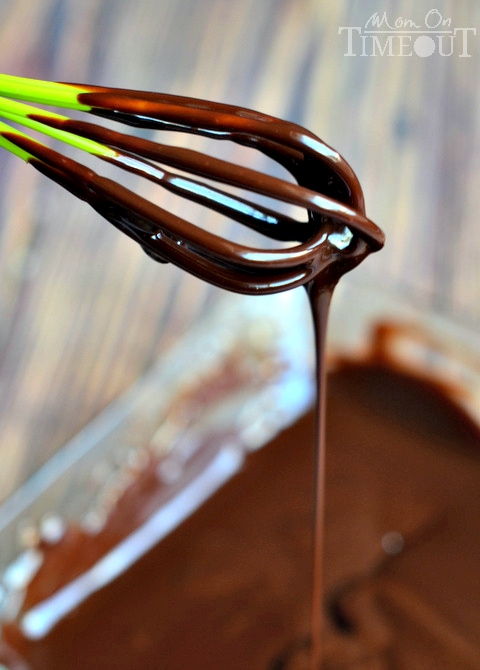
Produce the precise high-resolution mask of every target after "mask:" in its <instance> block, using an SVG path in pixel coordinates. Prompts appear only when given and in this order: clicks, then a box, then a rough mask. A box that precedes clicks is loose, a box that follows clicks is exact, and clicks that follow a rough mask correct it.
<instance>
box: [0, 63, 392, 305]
mask: <svg viewBox="0 0 480 670" xmlns="http://www.w3.org/2000/svg"><path fill="white" fill-rule="evenodd" d="M20 101H22V102H20ZM32 102H33V103H37V104H41V105H46V106H54V107H57V108H58V107H59V108H66V109H71V110H77V111H79V112H85V113H87V114H91V115H94V116H96V117H103V118H105V119H109V120H113V121H118V122H120V123H122V124H126V125H129V126H133V127H139V128H145V129H155V130H164V131H179V132H184V133H193V134H195V135H200V136H203V137H206V138H211V139H215V140H229V141H231V142H234V143H237V144H239V145H243V146H246V147H250V148H253V149H256V150H258V151H260V152H261V153H263V154H264V155H266V156H267V157H269V158H270V159H273V160H274V161H275V162H277V163H278V164H280V165H281V166H282V167H283V168H285V169H286V170H287V171H288V172H289V173H290V174H291V175H292V176H293V178H294V179H295V180H296V182H297V183H293V182H290V181H288V180H285V179H280V178H278V177H275V176H272V175H269V174H266V173H263V172H259V171H257V170H254V169H251V168H249V167H245V166H240V165H235V164H233V163H231V162H228V161H226V160H222V159H220V158H215V157H213V156H209V155H207V154H204V153H201V152H199V151H196V150H193V149H190V148H184V147H174V146H170V145H167V144H162V143H159V142H154V141H152V140H148V139H145V138H142V137H138V136H134V135H133V134H130V135H129V134H125V133H120V132H117V131H116V130H112V129H110V128H107V127H104V126H100V125H98V124H95V123H91V122H87V121H83V120H77V119H72V118H69V117H67V116H63V115H61V114H58V113H55V112H53V111H46V110H44V109H42V108H39V107H38V106H36V105H35V106H34V105H30V104H26V103H32ZM0 117H2V118H3V119H5V120H6V121H9V122H13V123H14V124H16V125H14V126H12V125H10V124H9V123H5V122H4V121H0V146H2V147H3V148H5V149H7V150H8V151H10V152H11V153H13V154H15V155H16V156H18V157H19V158H21V159H23V160H25V161H27V162H28V163H30V164H31V165H33V166H34V167H35V168H36V169H37V170H39V171H40V172H41V173H43V174H44V175H46V176H47V177H49V178H50V179H52V180H54V181H55V182H57V183H59V184H60V185H62V186H63V187H64V188H66V189H67V190H68V191H70V192H71V193H72V194H74V195H75V196H77V197H78V198H81V199H82V200H85V201H87V202H88V203H89V204H90V205H91V206H92V207H93V208H94V209H95V210H96V211H97V212H99V213H100V214H101V215H102V216H103V217H105V218H106V219H107V220H108V221H110V222H111V223H113V224H114V225H115V226H116V227H117V228H119V229H120V230H121V231H123V232H124V233H126V234H127V235H128V236H130V237H131V238H133V239H134V240H136V241H137V242H138V243H139V244H140V245H141V246H142V248H143V249H144V250H145V251H146V252H147V253H148V254H149V255H150V256H151V257H153V258H154V259H155V260H158V261H161V262H172V263H174V264H176V265H177V266H179V267H181V268H183V269H185V270H187V271H189V272H191V273H192V274H194V275H196V276H198V277H200V278H202V279H204V280H206V281H208V282H210V283H212V284H215V285H217V286H222V287H224V288H227V289H229V290H232V291H236V292H240V293H255V294H263V293H276V292H279V291H283V290H286V289H287V288H293V287H295V286H299V285H302V284H306V283H307V282H309V281H311V280H312V279H313V278H315V277H318V276H322V280H323V281H325V282H326V283H330V284H331V283H334V282H335V280H336V278H338V277H339V276H340V274H343V272H345V271H346V270H347V269H350V267H351V266H353V265H356V264H357V263H358V262H360V260H361V259H362V258H363V257H364V256H365V255H366V254H367V253H369V252H370V251H376V250H378V249H380V248H381V246H382V245H383V242H384V238H383V233H382V231H381V230H380V229H379V228H378V227H377V226H376V225H375V224H374V223H373V222H371V221H370V220H369V219H368V218H367V217H366V215H365V209H364V203H363V195H362V191H361V189H360V186H359V183H358V180H357V178H356V176H355V174H354V172H353V171H352V169H351V168H350V167H349V165H348V164H347V163H346V162H345V161H344V160H343V159H342V158H341V156H340V155H339V154H338V153H337V152H336V151H334V150H333V149H331V148H330V147H329V146H327V145H326V144H324V143H323V142H322V141H321V140H319V139H318V138H317V137H316V136H315V135H313V134H312V133H310V132H309V131H308V130H305V129H304V128H302V127H300V126H298V125H295V124H293V123H289V122H286V121H282V120H280V119H277V118H274V117H271V116H267V115H265V114H261V113H258V112H255V111H252V110H248V109H242V108H238V107H234V106H231V105H226V104H219V103H212V102H207V101H204V100H197V99H194V98H187V97H180V96H173V95H166V94H161V93H149V92H142V91H134V90H127V89H118V88H116V89H115V88H104V87H98V86H89V85H79V84H66V83H53V82H47V81H39V80H33V79H27V78H23V77H15V76H11V75H0ZM18 125H21V126H23V127H25V128H29V129H31V130H33V131H36V132H40V133H42V134H43V135H46V136H49V137H51V138H53V139H55V140H60V141H61V142H64V143H67V144H69V145H71V146H73V147H75V148H77V149H80V150H82V151H83V152H86V153H88V154H91V155H93V156H96V157H98V158H100V159H102V160H104V161H107V162H109V163H112V164H114V165H116V166H118V167H120V168H122V169H123V170H126V171H127V172H132V173H134V174H136V175H140V176H141V177H144V178H145V179H147V180H149V181H152V182H154V183H156V184H159V185H160V186H162V187H163V188H165V189H167V190H168V191H171V192H173V193H175V194H176V195H179V196H181V197H183V198H186V199H188V200H192V201H194V202H196V203H198V204H200V205H202V206H205V207H207V208H209V209H211V210H215V211H217V212H219V213H221V214H222V215H224V216H226V217H228V218H229V219H231V220H233V221H236V222H238V223H241V224H243V225H245V226H247V227H249V228H250V229H253V230H255V231H257V232H260V233H262V234H263V235H265V236H267V237H269V238H271V239H274V240H277V241H280V242H290V243H296V244H295V245H294V246H290V247H288V248H284V247H282V248H276V249H259V248H255V247H251V246H245V245H242V244H238V243H235V242H233V241H231V240H228V239H224V238H222V237H221V236H219V235H217V234H214V233H210V232H207V231H206V230H203V229H201V228H200V227H199V226H197V225H195V224H194V223H191V222H189V221H187V220H186V219H184V218H182V217H180V216H178V215H176V214H173V213H172V212H169V211H167V210H166V209H164V208H162V207H161V206H159V205H158V204H155V203H153V202H151V201H149V200H147V199H146V198H144V197H142V196H140V195H138V194H137V193H135V192H133V191H132V190H130V189H128V188H126V187H125V186H123V185H121V184H120V183H118V182H116V181H115V180H113V179H111V178H107V177H105V176H101V175H99V174H98V173H96V172H94V171H93V170H92V169H90V168H89V167H86V166H85V165H84V164H82V163H80V162H78V161H76V160H73V159H72V158H69V157H67V156H65V155H64V154H62V153H60V152H59V151H57V150H54V149H52V148H51V147H49V146H48V145H46V144H44V143H43V142H42V141H39V140H38V139H34V138H32V137H31V136H29V135H27V134H26V133H25V132H23V131H22V130H20V129H18V128H17V126H18ZM165 166H167V167H168V168H169V169H167V168H166V167H165ZM172 168H173V170H175V172H174V171H171V169H172ZM177 171H179V172H177ZM225 186H227V189H225ZM229 187H234V188H237V189H241V190H242V194H241V195H238V194H234V193H232V192H231V190H228V189H229ZM244 193H247V195H246V196H245V195H244ZM252 194H256V195H257V196H265V197H267V198H270V199H273V201H274V202H275V203H286V204H287V205H293V206H296V207H300V208H303V209H304V210H305V211H306V212H307V218H306V220H305V221H300V220H297V219H296V218H294V217H292V216H290V215H288V214H286V213H283V212H282V211H281V208H280V207H278V208H276V207H270V206H266V205H263V204H261V203H260V202H257V201H256V200H255V199H254V198H252Z"/></svg>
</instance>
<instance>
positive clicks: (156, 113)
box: [0, 84, 384, 670]
mask: <svg viewBox="0 0 480 670" xmlns="http://www.w3.org/2000/svg"><path fill="white" fill-rule="evenodd" d="M57 86H61V87H62V86H63V87H65V89H66V90H67V91H68V89H69V87H70V90H71V91H72V92H73V95H74V97H76V101H77V103H78V104H79V106H80V107H79V108H81V109H82V110H83V111H86V112H88V113H91V114H93V115H96V116H98V117H102V118H106V119H109V120H114V121H118V122H121V123H123V124H127V125H130V126H134V127H141V128H148V129H155V130H164V131H180V132H185V133H192V134H195V135H200V136H204V137H206V138H211V139H214V140H228V141H231V142H234V143H237V144H240V145H243V146H246V147H250V148H254V149H256V150H258V151H260V152H261V153H263V154H264V155H266V156H267V157H269V158H270V159H272V160H274V161H276V162H278V163H279V164H280V165H281V166H282V167H283V168H285V169H286V170H287V171H288V172H289V173H290V174H291V175H292V176H293V178H294V179H295V180H296V182H297V183H296V184H294V183H291V182H289V181H286V180H282V179H278V178H276V177H272V176H270V175H268V174H264V173H261V172H258V171H255V170H252V169H250V168H247V167H243V166H239V165H234V164H232V163H229V162H227V161H223V160H220V159H216V158H213V157H211V156H208V155H206V154H203V153H200V152H197V151H193V150H191V149H184V148H175V147H172V146H168V145H164V144H159V143H155V142H152V141H149V140H146V139H143V138H138V137H133V136H130V135H125V134H122V133H119V132H116V131H113V130H109V129H107V128H103V127H100V126H97V125H96V124H92V123H89V122H85V121H75V120H72V119H68V118H66V117H59V116H58V115H55V114H51V113H47V112H44V111H43V110H35V109H34V108H32V109H28V110H26V109H24V111H22V112H21V113H22V114H23V116H24V118H25V119H26V120H27V122H28V123H27V125H28V124H30V125H31V127H33V128H37V129H38V127H40V129H45V128H50V129H54V130H56V131H60V132H61V133H66V134H67V136H68V135H69V136H74V137H82V138H86V139H87V140H92V141H93V142H97V143H100V149H104V148H105V147H107V148H108V149H109V150H110V151H106V152H103V151H100V152H99V153H98V154H97V155H98V156H99V157H100V158H101V159H103V160H105V161H108V162H110V163H113V164H114V165H116V166H118V167H120V168H122V169H124V170H126V171H128V172H132V173H134V174H136V175H139V176H142V177H144V178H146V179H148V180H149V181H152V182H154V183H156V184H158V185H160V186H162V187H163V188H165V189H167V190H169V191H172V192H174V193H176V194H177V195H180V196H182V197H185V198H187V199H189V200H193V201H195V202H197V203H199V204H201V205H203V206H205V207H207V208H210V209H212V210H215V211H217V212H220V213H222V214H224V215H225V216H227V217H229V218H230V219H233V220H234V221H237V222H238V223H241V224H242V225H245V226H247V227H248V228H250V229H252V230H255V231H257V232H260V233H262V234H263V235H265V236H267V237H269V238H271V239H273V240H276V241H288V242H296V243H297V244H296V245H295V246H292V247H290V248H287V249H285V248H280V249H256V248H253V247H247V246H244V245H240V244H236V243H234V242H232V241H229V240H224V239H223V238H221V237H219V236H218V235H214V234H211V233H208V232H207V231H205V230H202V229H201V228H199V227H198V226H196V225H194V224H192V223H190V222H188V221H186V220H185V219H183V218H181V217H179V216H176V215H174V214H172V213H170V212H168V211H167V210H165V209H163V208H161V207H159V206H158V205H155V204H153V203H152V202H150V201H148V200H146V199H145V198H142V197H141V196H139V195H137V194H136V193H134V192H133V191H131V190H129V189H127V188H125V187H124V186H122V185H120V184H118V183H117V182H115V181H113V180H111V179H108V178H106V177H103V176H100V175H99V174H97V173H96V172H94V171H93V170H91V169H89V168H87V167H85V166H84V165H82V164H81V163H79V162H77V161H75V160H73V159H71V158H67V157H65V156H63V155H62V154H60V153H58V152H57V151H55V150H53V149H50V148H48V147H46V146H44V145H43V144H41V143H40V142H38V141H36V140H33V139H31V138H30V137H28V136H26V135H24V134H23V133H18V132H16V131H13V130H12V131H9V130H6V129H2V130H1V132H0V136H1V137H2V138H3V140H4V141H5V142H6V143H7V145H9V144H10V145H11V146H13V147H16V148H17V150H20V151H21V152H24V156H23V157H25V158H26V160H27V161H28V162H29V163H30V164H32V165H33V166H34V167H35V168H36V169H37V170H39V171H40V172H41V173H43V174H44V175H46V176H47V177H48V178H50V179H52V180H53V181H55V182H57V183H58V184H60V185H61V186H63V187H64V188H66V189H67V190H68V191H70V192H71V193H72V194H73V195H75V196H76V197H78V198H80V199H82V200H85V201H86V202H88V203H89V204H90V205H91V206H92V207H93V208H94V209H95V210H96V211H97V212H98V213H100V214H101V215H102V216H103V217H104V218H106V219H107V220H108V221H109V222H110V223H112V224H113V225H114V226H116V227H117V228H118V229H119V230H121V231H122V232H124V233H125V234H127V235H128V236H130V237H131V238H132V239H134V240H135V241H136V242H138V243H139V244H140V245H141V247H142V248H143V249H144V250H145V251H146V253H147V254H148V255H149V256H151V257H152V258H154V259H155V260H157V261H160V262H171V263H174V264H175V265H177V266H179V267H180V268H182V269H184V270H187V271H188V272H190V273H191V274H193V275H195V276H197V277H199V278H201V279H203V280H205V281H207V282H210V283H212V284H215V285H217V286H220V287H222V288H224V289H228V290H230V291H235V292H239V293H245V294H251V295H260V294H269V293H277V292H280V291H284V290H287V289H291V288H295V287H297V286H301V285H303V286H305V287H306V289H307V292H308V295H309V300H310V304H311V308H312V315H313V321H314V327H315V333H316V348H317V352H316V353H317V392H318V401H317V402H318V409H317V447H316V448H317V464H316V496H317V500H316V511H315V522H314V538H315V542H314V545H315V546H314V556H313V559H312V564H313V570H312V571H313V594H312V618H311V625H312V631H311V634H312V653H311V668H312V670H314V669H316V668H318V667H319V665H320V662H321V653H322V652H321V629H322V604H321V601H322V590H323V589H322V555H323V517H324V471H325V467H324V461H325V445H324V436H323V433H324V428H323V424H324V404H325V371H324V355H323V351H324V343H325V334H326V324H327V315H328V306H329V303H330V299H331V295H332V291H333V289H334V287H335V285H336V283H337V281H338V280H339V278H340V277H341V276H342V275H343V274H345V273H346V272H348V271H349V270H351V269H352V268H354V267H355V266H356V265H358V264H359V263H360V262H361V261H362V260H363V259H364V258H365V257H366V256H367V255H368V254H369V253H370V252H372V251H376V250H378V249H380V248H381V247H382V245H383V242H384V238H383V233H382V232H381V231H380V229H379V228H378V227H377V226H376V225H375V224H373V223H372V222H371V221H370V220H369V219H367V217H366V215H365V208H364V202H363V194H362V191H361V188H360V185H359V183H358V180H357V178H356V176H355V174H354V173H353V171H352V169H351V168H350V167H349V165H348V164H347V163H346V162H345V161H344V160H343V158H341V156H339V154H338V153H337V152H335V151H334V150H332V149H331V148H330V147H328V146H327V145H325V144H324V143H323V142H322V141H321V140H319V139H318V138H317V137H316V136H315V135H313V134H312V133H310V132H309V131H307V130H305V129H303V128H301V127H299V126H297V125H295V124H292V123H288V122H285V121H281V120H279V119H276V118H274V117H270V116H266V115H263V114H260V113H257V112H254V111H251V110H246V109H241V108H238V107H233V106H230V105H224V104H217V103H211V102H207V101H201V100H195V99H191V98H185V97H179V96H170V95H163V94H156V93H144V92H138V91H131V90H124V89H109V88H101V87H91V86H83V85H82V86H81V92H80V93H78V94H77V93H76V91H77V89H78V88H79V87H78V86H77V85H69V84H61V85H57ZM9 97H16V96H15V95H13V96H12V95H10V96H9ZM26 99H28V100H34V101H38V100H37V99H36V98H35V95H33V96H30V97H28V98H26ZM40 101H41V100H40ZM16 104H17V103H12V105H13V107H12V108H13V110H14V111H13V112H12V115H13V116H15V113H17V112H15V107H14V105H16ZM18 109H19V110H20V108H18ZM32 110H33V111H32ZM18 113H20V111H18ZM8 118H11V117H8ZM14 120H15V119H14ZM7 148H8V146H7ZM165 165H166V166H168V168H173V169H175V170H182V171H186V172H187V173H188V175H189V176H183V175H179V174H177V173H174V172H171V171H169V170H167V169H166V168H165V167H164V166H165ZM190 175H193V178H192V177H191V176H190ZM204 179H208V180H209V181H208V182H205V181H203V180H204ZM211 180H213V181H214V182H215V186H212V185H211V184H210V181H211ZM217 184H220V185H225V184H226V185H228V186H234V187H237V188H241V189H243V190H245V191H247V192H248V193H250V194H251V193H253V194H258V195H262V196H267V197H269V198H272V199H274V200H275V201H277V202H280V203H287V204H290V205H295V206H297V207H298V206H299V207H301V208H303V209H304V211H305V212H306V220H305V221H299V220H296V219H294V218H292V217H290V216H287V215H285V214H282V213H281V212H279V211H276V210H275V209H272V208H267V207H265V206H263V205H260V204H257V203H256V202H255V201H251V200H249V199H248V198H245V197H243V196H242V197H239V196H236V195H232V194H231V193H230V192H227V191H224V190H223V189H222V188H221V187H219V186H217Z"/></svg>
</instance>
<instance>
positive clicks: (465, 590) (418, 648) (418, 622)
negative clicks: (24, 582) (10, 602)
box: [0, 359, 480, 670]
mask: <svg viewBox="0 0 480 670" xmlns="http://www.w3.org/2000/svg"><path fill="white" fill-rule="evenodd" d="M346 417H348V420H346ZM439 421H441V425H440V424H439ZM315 431H316V428H315V414H314V412H310V413H308V414H307V415H306V416H304V417H303V418H302V419H301V420H300V421H298V423H297V424H296V425H294V426H293V427H291V428H290V429H288V430H286V431H284V432H283V433H282V434H281V435H279V436H278V437H277V438H275V439H274V440H273V441H272V443H270V444H269V445H267V446H265V447H264V448H262V449H261V450H259V451H258V452H254V453H252V454H251V455H250V456H249V458H248V461H247V463H246V465H245V467H244V468H243V469H242V471H241V472H240V473H239V474H238V475H236V476H235V477H234V478H232V479H231V480H230V481H229V482H228V483H227V484H226V485H225V486H224V487H223V488H221V489H220V490H219V491H218V492H217V493H216V494H215V495H214V496H213V497H212V498H210V499H209V500H208V501H207V502H206V503H205V504H204V505H203V506H202V507H201V508H200V509H198V510H197V511H196V512H195V514H193V515H192V516H191V517H190V518H188V519H187V520H186V521H185V523H184V524H182V525H181V526H180V527H179V528H177V529H176V530H175V531H174V532H173V533H171V534H170V535H168V536H167V537H166V538H165V539H164V540H163V541H161V542H158V543H157V544H156V546H154V547H153V548H152V549H151V550H150V551H149V552H147V553H146V554H145V555H143V556H142V557H141V558H140V560H138V561H137V562H136V563H135V564H134V565H133V566H132V567H131V568H130V569H128V570H126V571H125V572H124V573H123V574H122V575H121V576H119V578H117V579H115V580H113V581H112V582H111V583H109V584H108V585H107V586H106V587H105V588H103V589H100V590H98V591H97V592H95V593H94V594H92V595H91V596H90V597H88V598H86V599H85V600H84V601H83V602H81V604H80V605H79V606H77V607H75V608H72V609H71V611H69V613H68V615H65V616H63V617H62V618H61V620H60V622H59V623H58V624H57V625H56V626H55V627H53V628H52V630H50V631H49V632H48V633H47V634H45V636H43V637H41V638H40V639H33V638H32V637H31V636H30V637H29V636H28V634H27V631H26V628H25V618H24V615H26V614H28V612H32V611H33V609H34V606H35V604H37V603H42V602H47V603H48V601H49V596H50V595H51V594H52V593H54V592H55V591H56V590H57V589H58V588H59V586H60V585H61V584H69V583H72V580H73V579H74V578H75V577H76V576H77V575H78V574H81V573H82V572H84V571H86V570H87V568H89V567H91V566H92V565H94V564H95V563H97V564H98V558H99V556H100V555H101V554H102V553H103V552H105V551H106V550H108V548H110V547H111V546H112V545H114V544H116V543H117V542H118V541H119V540H120V539H121V538H122V537H123V536H125V535H126V536H131V534H132V531H133V529H135V528H137V527H138V526H139V525H141V524H142V523H143V522H144V521H145V518H146V517H147V516H148V515H149V514H150V512H151V508H154V507H155V504H156V502H158V501H159V500H160V499H161V494H162V485H161V484H160V482H159V480H158V477H157V476H156V475H155V466H154V464H153V463H150V464H148V465H147V466H146V467H145V469H144V471H143V473H142V474H141V476H140V477H139V478H138V480H137V481H136V483H135V484H134V485H132V486H131V488H129V489H128V490H127V491H126V493H125V495H124V497H123V498H122V499H121V500H120V501H119V502H118V504H117V506H116V508H115V509H114V511H113V512H112V514H111V515H110V518H109V520H108V522H107V524H106V526H105V527H104V528H103V529H102V530H101V531H100V533H99V534H92V535H90V534H88V533H86V532H85V531H84V530H81V529H80V528H78V527H74V526H71V527H69V528H68V530H67V532H66V534H65V535H64V536H63V538H62V539H61V540H59V541H56V542H51V543H48V542H44V543H43V546H42V551H43V552H44V562H43V565H42V567H41V568H40V570H39V572H38V573H37V575H36V576H35V577H34V578H33V580H32V582H31V583H30V585H29V587H28V590H27V594H26V599H25V602H24V605H23V607H22V611H21V612H20V614H19V616H18V617H17V619H16V620H15V621H14V622H12V623H10V624H8V625H5V626H4V640H5V644H8V645H10V651H9V653H10V655H11V656H10V657H13V654H14V653H15V654H16V655H17V657H18V658H21V659H22V661H21V662H20V661H18V664H17V665H16V664H15V663H12V666H11V667H12V668H15V669H17V668H32V669H34V670H44V669H45V670H47V669H48V670H50V669H51V668H55V670H63V669H65V670H67V669H69V670H70V669H71V668H82V669H84V670H90V669H91V670H97V668H100V667H101V668H102V669H105V670H110V669H112V670H113V669H114V668H115V670H133V669H135V670H136V669H137V668H159V667H162V668H168V669H169V670H184V669H185V668H188V669H189V670H197V669H198V670H203V669H204V668H218V669H219V670H223V669H225V670H226V669H227V668H228V670H245V668H249V669H250V668H251V669H252V670H265V669H269V670H287V669H288V670H292V669H293V668H302V667H307V662H308V661H307V659H308V656H309V645H308V637H309V627H310V623H309V622H310V616H311V611H310V594H311V589H312V581H311V570H310V567H309V566H310V562H311V552H312V519H313V515H314V483H313V481H312V470H313V468H314V466H315V455H314V444H315ZM327 441H328V444H329V451H328V454H327V477H326V538H325V544H324V561H325V584H324V594H325V608H326V616H325V619H324V622H323V624H324V635H323V652H322V653H323V665H322V667H324V668H331V669H340V668H355V670H357V669H359V668H360V669H362V670H363V669H365V670H367V668H368V669H370V668H379V669H380V670H392V669H393V668H395V669H398V670H412V669H415V670H416V669H417V668H418V669H420V668H424V667H441V668H446V669H447V670H453V669H454V668H455V669H458V668H468V669H470V668H472V669H474V668H478V667H479V664H478V658H479V657H480V656H479V655H478V654H479V647H478V639H480V622H479V617H478V603H479V602H480V582H479V580H478V570H477V566H478V557H479V556H480V540H479V537H478V533H477V532H476V528H477V527H478V523H479V521H480V519H479V516H480V514H479V511H478V505H477V504H476V501H477V498H478V487H479V485H480V452H479V446H480V431H479V429H478V427H477V426H476V425H474V424H473V422H472V421H471V420H470V419H469V418H468V417H467V416H466V415H465V414H464V412H463V411H462V410H461V409H460V408H459V407H458V406H456V405H455V403H453V402H452V401H451V400H450V399H449V397H448V395H447V394H446V392H445V389H444V388H441V387H438V386H436V385H435V384H434V383H433V382H431V381H429V380H427V379H422V378H418V377H414V376H412V375H409V374H407V373H405V372H402V371H399V370H398V369H395V368H393V367H391V366H389V365H388V364H385V362H381V361H380V362H379V361H378V360H375V359H371V360H368V361H366V362H365V363H363V364H362V363H354V362H351V361H345V362H343V363H342V364H341V365H339V366H337V369H336V371H335V372H334V373H332V374H331V375H330V378H329V397H328V409H327ZM273 473H274V474H273ZM452 566H455V568H454V569H452ZM52 602H53V601H52ZM22 624H23V626H22ZM0 659H1V660H3V661H5V659H8V652H7V648H6V647H5V646H4V648H3V650H2V651H1V652H0Z"/></svg>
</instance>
